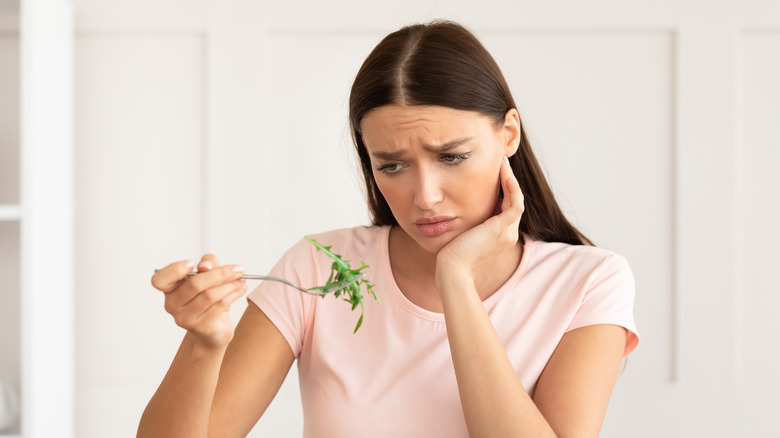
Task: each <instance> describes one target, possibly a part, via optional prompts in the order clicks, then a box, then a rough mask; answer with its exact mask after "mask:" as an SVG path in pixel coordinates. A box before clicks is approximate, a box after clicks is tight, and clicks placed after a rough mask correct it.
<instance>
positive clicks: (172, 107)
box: [0, 0, 780, 438]
mask: <svg viewBox="0 0 780 438" xmlns="http://www.w3.org/2000/svg"><path fill="white" fill-rule="evenodd" d="M779 3H780V2H777V1H759V0H751V1H742V2H736V1H724V0H717V1H707V2H704V1H688V0H685V1H683V0H681V1H671V0H663V1H654V2H646V1H638V0H633V1H617V0H615V1H608V0H598V1H597V0H594V1H579V2H574V1H546V2H538V1H512V2H501V1H482V2H458V1H449V2H423V1H411V0H409V1H400V2H381V3H376V4H374V3H370V2H365V1H354V0H352V1H350V0H339V1H329V2H318V1H313V0H305V1H298V2H294V3H293V2H290V3H287V4H282V3H278V2H274V3H268V2H262V1H256V0H252V1H250V0H222V1H212V0H199V1H184V0H164V1H163V0H153V1H152V0H137V1H134V2H126V1H119V0H77V1H74V8H75V14H76V15H75V23H76V28H77V33H76V47H75V49H76V59H75V84H74V86H75V93H76V94H75V99H76V109H75V117H76V119H75V122H76V126H75V128H76V129H75V132H76V138H75V150H76V152H75V157H74V158H75V166H76V167H75V169H74V170H75V175H76V180H75V189H76V192H75V211H76V217H75V220H76V228H75V230H74V233H75V238H76V254H75V266H76V272H75V274H76V303H75V309H76V310H75V312H76V314H75V320H76V355H75V356H76V375H75V376H74V379H75V387H76V400H75V406H76V415H77V418H76V436H78V437H96V438H97V437H106V436H111V437H120V436H133V435H134V434H135V428H136V426H137V422H138V419H139V417H140V414H141V412H142V410H143V408H144V406H145V405H146V402H147V401H148V400H149V398H150V397H151V395H152V394H153V392H154V390H155V389H156V387H157V385H158V384H159V382H160V380H161V379H162V377H163V375H164V373H165V371H166V369H167V367H168V365H169V363H170V361H171V359H172V357H173V354H174V353H175V350H176V348H177V346H178V343H179V341H180V339H181V336H182V331H181V330H180V329H178V328H177V327H176V326H175V325H174V324H173V321H172V319H171V318H170V316H168V315H167V314H166V313H165V312H164V311H163V309H162V297H161V294H160V293H159V292H157V291H155V290H154V289H153V288H152V287H151V286H150V284H149V278H150V277H151V273H152V271H153V270H154V268H157V267H161V266H163V265H165V264H167V263H169V262H171V261H174V260H179V259H183V258H198V257H199V256H200V255H201V254H203V253H204V252H214V253H216V254H217V255H218V256H219V257H220V258H221V259H222V261H224V262H227V263H242V264H244V265H245V266H246V267H247V271H248V272H250V273H264V272H266V271H267V270H268V269H269V268H270V266H271V265H272V264H273V263H274V261H275V260H276V258H277V257H278V256H279V255H280V254H281V253H282V252H283V251H284V250H285V249H286V248H287V247H288V246H289V245H291V244H292V243H294V242H295V241H297V240H298V239H299V238H300V237H301V236H302V235H304V234H308V233H313V232H318V231H323V230H327V229H332V228H336V227H345V226H352V225H357V224H365V223H367V221H368V220H367V213H366V211H365V203H364V201H363V197H362V192H361V188H360V186H361V178H362V177H361V176H360V175H359V173H358V170H357V167H356V166H355V159H354V158H353V153H352V146H351V144H350V141H349V135H348V130H347V98H348V92H349V87H350V85H351V80H352V78H353V77H354V74H355V73H356V71H357V68H358V67H359V65H360V63H361V62H362V60H363V59H364V58H365V56H366V55H367V54H368V52H369V51H370V50H371V48H372V47H373V46H374V45H375V44H376V43H377V42H378V41H379V40H380V39H381V37H383V36H384V35H385V34H387V33H388V32H390V31H393V30H395V29H397V28H398V27H400V26H402V25H406V24H410V23H413V22H417V21H423V20H427V19H432V18H448V19H454V20H458V21H460V22H462V23H463V24H465V25H466V26H467V27H469V28H470V29H472V30H473V31H474V32H475V33H476V34H477V35H478V36H479V37H480V38H481V39H482V41H483V42H484V44H485V45H486V46H487V47H488V49H489V50H490V51H491V52H492V53H493V55H494V56H495V58H496V59H497V61H498V63H499V65H500V66H501V67H502V68H503V70H504V73H505V75H506V76H507V79H508V82H509V84H510V86H511V88H512V90H513V93H514V95H515V99H516V101H517V103H518V105H519V110H520V112H521V115H522V117H523V118H524V122H525V124H526V127H527V129H528V130H529V132H530V135H531V139H532V142H533V145H534V147H535V149H536V152H537V154H538V156H539V157H540V159H541V161H542V164H543V167H544V169H545V171H546V172H547V175H548V176H549V179H550V181H551V183H552V185H553V187H554V188H555V190H556V194H557V195H558V199H559V202H560V203H561V205H562V206H563V208H564V209H565V210H566V211H567V212H568V214H569V215H570V218H571V219H572V220H573V221H574V222H575V223H576V224H577V225H578V226H579V227H580V229H581V230H583V231H584V232H585V233H586V235H588V236H589V237H590V238H591V239H593V240H594V241H595V242H596V243H597V244H599V245H600V246H604V247H607V248H609V249H612V250H614V251H617V252H619V253H621V254H623V255H625V256H626V257H627V258H628V260H629V262H630V263H631V265H632V267H633V269H634V273H635V276H636V279H637V300H636V311H635V315H636V319H637V324H638V326H639V330H640V333H641V336H642V343H641V345H640V347H639V349H638V350H637V351H636V352H635V353H634V354H633V355H632V356H631V358H630V359H629V361H628V363H627V365H626V367H625V370H624V371H623V373H622V374H621V376H620V377H619V380H618V383H617V387H616V390H615V394H614V396H613V399H612V402H611V406H610V411H609V413H608V416H607V419H606V423H605V426H604V432H603V434H602V436H605V437H629V436H630V437H658V436H665V437H667V436H668V437H672V436H674V437H689V436H707V437H736V436H751V437H753V436H776V435H773V434H775V433H776V429H775V428H774V427H771V426H772V423H774V422H775V420H776V418H777V416H778V414H780V404H778V402H777V401H776V399H775V397H774V395H776V394H777V393H778V392H780V377H778V374H777V372H776V370H777V369H778V362H780V347H779V345H780V343H778V342H777V340H776V337H777V333H779V332H780V322H779V321H780V319H778V318H777V316H776V315H777V311H778V309H780V294H779V292H780V287H778V285H777V282H776V281H772V280H774V279H775V276H773V274H774V273H775V272H776V269H777V268H776V266H777V265H778V263H780V257H779V256H778V255H777V251H776V250H775V248H776V247H777V246H778V245H780V233H778V232H777V231H776V229H775V228H776V226H777V225H778V224H779V223H780V207H778V203H777V200H778V188H780V176H778V172H777V171H776V166H777V163H780V145H779V144H778V140H777V138H779V137H780V85H778V81H777V79H776V78H778V77H780V4H779ZM11 40H12V38H10V37H5V38H3V36H2V35H0V48H2V49H4V48H6V47H8V46H9V44H10V43H9V42H10V41H11ZM8 50H11V49H8ZM2 53H4V52H2V51H0V56H2ZM5 53H7V51H6V52H5ZM2 59H3V58H0V60H2ZM7 65H10V64H4V63H1V62H0V79H1V78H6V77H9V73H8V70H9V69H8V68H7V67H6V66H7ZM11 79H13V78H12V77H11ZM9 80H10V79H9ZM3 90H7V88H3ZM0 105H2V102H0ZM3 114H6V112H3ZM2 123H3V124H2V125H0V126H2V129H3V130H4V132H6V133H9V132H11V131H12V130H13V120H11V122H9V121H8V120H6V119H4V120H2ZM7 126H8V127H7ZM4 144H5V143H4ZM12 153H13V152H5V151H4V152H3V155H2V162H3V164H2V166H3V167H1V168H0V171H1V172H2V173H3V175H2V179H0V183H2V184H4V183H5V181H6V178H7V177H6V175H9V173H6V172H12V171H13V170H12V168H11V167H9V166H7V163H9V162H10V161H9V160H12V159H13V155H12ZM6 168H8V169H10V170H7V169H6ZM8 180H13V178H8ZM3 201H6V202H13V199H10V200H2V199H0V204H1V203H3ZM4 226H5V227H6V228H2V229H0V233H5V234H8V235H9V236H12V235H13V233H14V230H13V229H12V228H8V226H7V225H4ZM5 234H0V238H3V239H4V240H3V241H2V242H3V245H6V242H7V241H12V240H13V238H12V237H8V238H6V237H4V236H5ZM0 255H1V254H0ZM11 262H12V261H11ZM250 286H251V285H250ZM243 306H244V304H243V303H240V304H239V305H237V306H236V308H235V309H234V310H233V312H232V314H233V316H234V317H235V318H236V319H237V318H238V317H239V315H240V313H241V311H242V308H243ZM0 310H1V309H0ZM0 316H2V314H1V313H0ZM299 404H300V401H299V398H298V395H297V374H296V372H295V367H293V370H292V371H291V373H290V375H289V376H288V379H287V381H286V382H285V384H284V386H283V387H282V390H281V392H280V394H279V395H278V396H277V399H276V400H275V401H274V403H273V404H272V406H271V408H270V409H269V411H268V412H267V414H266V416H265V417H264V418H263V419H262V420H261V421H260V423H258V426H257V427H256V428H255V431H253V434H252V436H261V435H262V436H274V437H297V436H300V435H301V423H300V421H301V414H300V405H299Z"/></svg>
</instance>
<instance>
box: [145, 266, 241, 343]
mask: <svg viewBox="0 0 780 438" xmlns="http://www.w3.org/2000/svg"><path fill="white" fill-rule="evenodd" d="M193 267H195V262H194V261H192V260H184V261H179V262H175V263H171V264H170V265H168V266H166V267H165V268H163V269H160V270H159V271H157V272H156V273H155V274H154V276H152V286H154V288H155V289H158V290H160V291H162V292H163V293H164V294H165V311H167V312H168V313H170V314H171V315H172V316H173V320H174V321H175V322H176V324H177V325H178V326H179V327H182V328H184V329H186V330H187V331H188V332H190V333H191V334H192V335H194V337H195V339H196V340H197V341H198V342H199V343H200V344H202V346H204V347H207V348H224V347H226V346H227V344H228V343H230V341H231V340H232V339H233V333H234V326H233V322H232V321H231V320H230V318H229V317H228V310H229V309H230V305H231V304H233V302H234V301H236V300H237V299H238V298H239V297H241V296H242V295H244V293H245V292H246V280H243V279H241V278H240V277H241V275H242V274H243V273H244V267H243V266H241V265H225V266H220V265H219V260H217V257H216V256H214V255H212V254H206V255H204V256H203V258H201V260H200V263H199V264H198V274H197V275H194V276H188V275H187V274H189V273H190V272H191V271H192V268H193Z"/></svg>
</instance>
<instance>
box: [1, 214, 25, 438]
mask: <svg viewBox="0 0 780 438" xmlns="http://www.w3.org/2000/svg"><path fill="white" fill-rule="evenodd" d="M21 218H22V208H21V207H20V206H18V205H0V221H18V220H19V219H21ZM0 438H5V435H0Z"/></svg>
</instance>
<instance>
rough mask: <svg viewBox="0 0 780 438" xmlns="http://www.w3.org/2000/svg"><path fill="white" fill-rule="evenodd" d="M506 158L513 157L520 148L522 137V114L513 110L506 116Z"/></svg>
mask: <svg viewBox="0 0 780 438" xmlns="http://www.w3.org/2000/svg"><path fill="white" fill-rule="evenodd" d="M502 129H503V130H504V156H507V157H511V156H512V155H514V154H515V152H517V148H519V147H520V136H521V134H522V132H523V128H522V127H521V126H520V114H519V113H518V112H517V110H516V109H515V108H511V109H510V110H509V111H507V112H506V115H505V116H504V126H503V128H502Z"/></svg>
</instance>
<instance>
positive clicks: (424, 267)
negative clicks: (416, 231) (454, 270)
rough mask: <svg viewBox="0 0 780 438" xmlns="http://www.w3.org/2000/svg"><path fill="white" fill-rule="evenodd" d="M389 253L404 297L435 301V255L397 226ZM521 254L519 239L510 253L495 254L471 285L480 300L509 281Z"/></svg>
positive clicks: (391, 235)
mask: <svg viewBox="0 0 780 438" xmlns="http://www.w3.org/2000/svg"><path fill="white" fill-rule="evenodd" d="M389 250H390V264H391V268H392V271H393V276H394V277H395V280H396V283H397V284H398V286H399V287H400V288H401V291H402V292H403V293H404V294H405V295H406V296H407V298H409V299H410V300H411V301H412V302H415V303H416V300H415V299H414V298H413V296H417V297H422V296H425V295H428V296H429V297H428V299H432V298H435V301H437V302H438V293H437V290H436V280H435V279H436V254H434V253H430V252H427V251H425V250H424V249H423V248H421V247H420V246H419V245H418V244H417V243H416V242H415V241H414V239H412V238H411V237H410V236H409V235H408V234H406V232H405V231H404V230H403V229H402V228H401V227H399V226H397V225H396V226H394V227H393V228H392V229H391V230H390V238H389ZM522 253H523V243H522V240H521V241H519V242H518V243H517V245H515V246H514V247H513V248H512V249H511V250H508V251H505V252H502V253H501V254H498V255H497V256H496V257H495V258H494V260H493V261H492V262H491V263H490V264H489V268H487V269H482V270H480V272H479V274H478V276H477V277H476V278H474V284H475V286H476V287H477V292H478V293H479V295H480V298H481V299H482V300H484V299H485V298H487V297H489V296H490V295H492V294H493V293H494V292H496V291H497V290H498V289H499V288H500V287H501V286H502V285H503V284H504V283H506V282H507V280H509V278H510V277H511V276H512V274H514V272H515V271H516V270H517V267H518V265H519V264H520V259H521V258H522ZM430 295H433V296H430ZM423 307H425V306H423Z"/></svg>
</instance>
